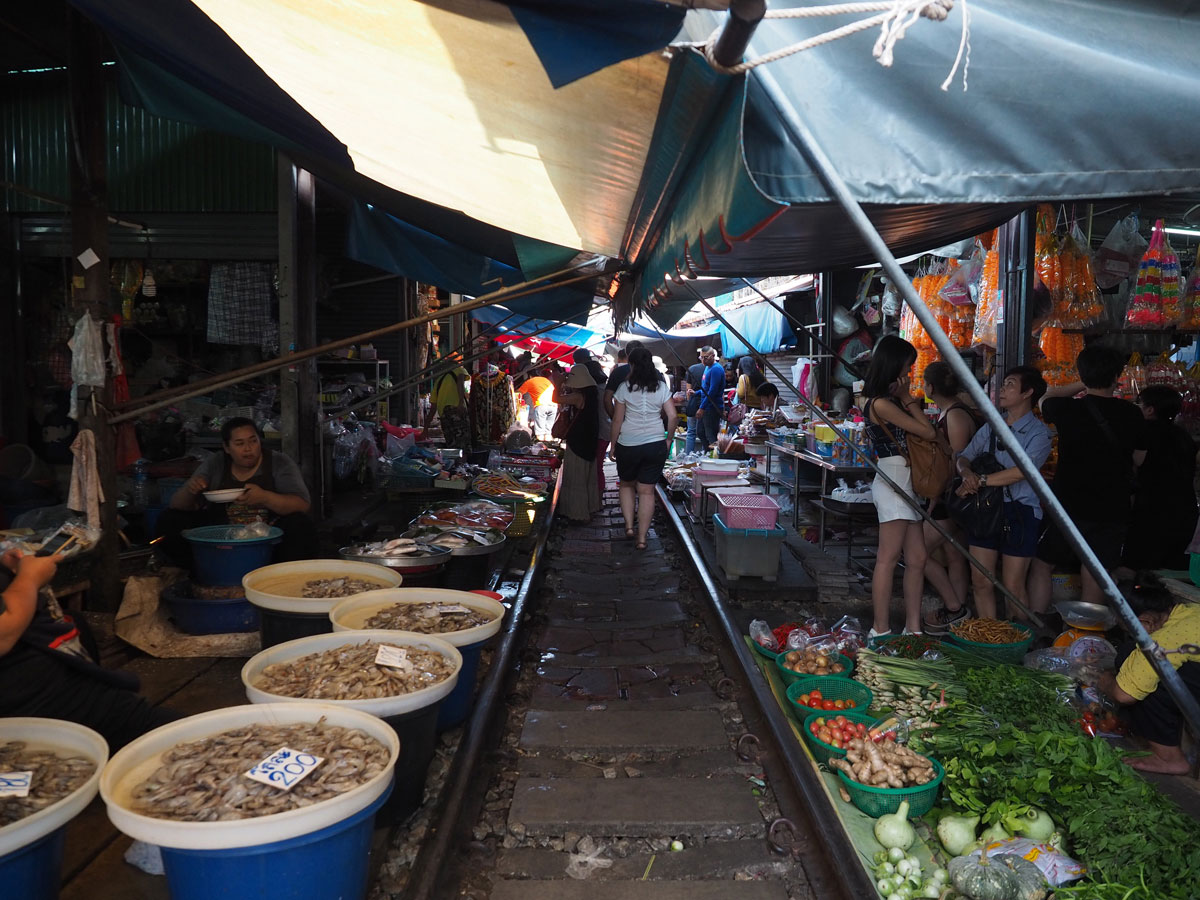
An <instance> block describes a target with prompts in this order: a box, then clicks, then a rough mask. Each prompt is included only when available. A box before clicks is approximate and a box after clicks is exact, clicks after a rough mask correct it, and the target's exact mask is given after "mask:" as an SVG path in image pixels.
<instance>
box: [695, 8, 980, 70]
mask: <svg viewBox="0 0 1200 900" xmlns="http://www.w3.org/2000/svg"><path fill="white" fill-rule="evenodd" d="M966 2H967V0H963V33H962V39H961V41H960V42H959V48H958V58H957V59H956V60H955V61H954V68H953V69H952V70H951V71H950V75H949V76H948V77H947V78H946V81H945V83H944V84H943V85H942V90H947V88H948V85H949V84H950V81H951V80H952V79H953V78H954V74H955V72H957V71H958V65H959V62H960V61H962V60H963V58H964V54H965V57H966V60H967V65H969V64H970V53H971V44H970V36H969V32H968V25H967V22H968V17H967V9H966ZM953 8H954V0H866V2H856V3H836V4H832V5H829V6H801V7H796V8H794V9H777V10H776V9H772V10H767V13H766V16H765V18H768V19H807V18H816V17H817V16H837V15H857V14H861V13H870V12H873V13H876V15H873V16H870V17H868V18H866V19H860V20H859V21H857V22H851V23H850V24H848V25H843V26H841V27H840V28H834V29H831V30H830V31H825V32H822V33H821V34H818V35H814V36H813V37H810V38H806V39H805V40H803V41H799V42H797V43H795V44H791V45H790V46H787V47H783V48H782V49H779V50H774V51H772V52H770V53H767V54H764V55H763V56H760V57H758V58H757V59H751V60H746V61H744V62H740V63H737V64H736V65H733V66H723V65H721V64H720V63H718V62H717V61H716V59H715V58H714V56H713V53H714V52H715V50H716V46H717V39H718V38H719V37H720V35H721V31H722V29H721V28H718V29H717V30H716V31H714V32H713V33H712V34H711V35H710V36H709V38H708V40H707V41H705V42H704V44H703V50H704V57H705V59H707V60H708V64H709V65H710V66H712V67H713V68H714V69H716V70H717V71H718V72H724V73H726V74H728V75H740V74H742V73H743V72H748V71H750V70H751V69H754V68H757V67H758V66H762V65H766V64H767V63H771V62H775V61H776V60H780V59H784V58H786V57H788V56H792V55H794V54H796V53H801V52H803V51H805V50H811V49H812V48H814V47H820V46H822V45H823V44H829V43H832V42H833V41H836V40H840V39H841V38H844V37H847V36H849V35H851V34H856V33H858V32H860V31H865V30H866V29H868V28H874V27H875V26H876V25H878V26H879V38H878V39H877V40H876V41H875V47H874V49H873V51H872V53H873V55H874V56H875V59H877V60H878V61H879V64H880V65H881V66H891V65H892V63H893V61H894V58H895V47H896V42H897V41H900V40H903V38H904V35H905V34H906V33H907V32H908V29H909V28H911V27H912V26H913V25H915V24H916V22H917V20H918V19H921V18H926V19H930V20H932V21H935V22H944V21H945V20H946V18H947V17H948V16H949V15H950V10H952V9H953ZM966 78H967V70H966V67H965V66H964V68H963V90H966Z"/></svg>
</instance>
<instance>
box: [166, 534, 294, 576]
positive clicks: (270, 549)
mask: <svg viewBox="0 0 1200 900" xmlns="http://www.w3.org/2000/svg"><path fill="white" fill-rule="evenodd" d="M240 527H241V526H240V525H204V526H201V527H200V528H188V529H186V530H185V531H184V532H183V536H184V537H185V538H187V540H188V543H189V544H191V546H192V575H193V576H194V577H195V579H196V581H198V582H199V583H200V584H206V585H210V586H213V587H221V586H226V585H234V584H241V582H242V578H243V577H244V576H245V575H246V573H248V572H252V571H254V570H255V569H258V568H261V567H262V566H265V565H267V563H269V562H270V561H271V557H272V555H274V553H275V545H276V544H278V543H279V542H280V540H282V539H283V529H281V528H276V527H274V526H271V530H270V532H269V533H268V535H267V536H266V537H261V538H242V539H240V540H234V539H233V538H231V537H230V534H231V533H232V532H233V531H234V530H236V529H238V528H240Z"/></svg>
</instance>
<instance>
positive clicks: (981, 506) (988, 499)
mask: <svg viewBox="0 0 1200 900" xmlns="http://www.w3.org/2000/svg"><path fill="white" fill-rule="evenodd" d="M1005 468H1006V467H1005V465H1004V464H1003V463H1001V462H1000V460H998V459H997V458H996V435H995V433H994V432H993V434H992V440H991V448H990V449H989V450H988V451H987V452H986V453H980V454H979V455H978V456H977V457H975V458H974V459H973V460H971V471H973V472H974V473H975V474H976V475H994V474H995V473H996V472H1002V471H1004V469H1005ZM962 483H963V479H962V476H961V475H958V476H956V477H955V478H954V480H953V482H951V484H950V490H949V492H948V493H947V494H946V512H947V513H949V514H950V518H951V519H953V520H954V521H955V522H956V523H958V524H959V525H961V526H962V528H963V530H964V531H966V532H967V534H968V535H970V536H971V537H977V538H988V539H991V538H997V537H999V536H1000V534H1001V533H1002V532H1003V531H1004V493H1005V489H1004V488H1002V487H993V486H988V487H983V488H980V489H979V490H978V491H976V492H975V493H974V494H967V495H966V496H965V497H960V496H959V495H958V489H959V487H961V486H962Z"/></svg>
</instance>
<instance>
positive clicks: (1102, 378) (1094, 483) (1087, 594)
mask: <svg viewBox="0 0 1200 900" xmlns="http://www.w3.org/2000/svg"><path fill="white" fill-rule="evenodd" d="M1075 367H1076V369H1077V370H1078V371H1079V381H1077V382H1074V383H1073V384H1068V385H1065V386H1063V387H1055V388H1051V389H1050V390H1048V391H1047V392H1046V396H1045V398H1044V399H1043V400H1042V416H1043V418H1044V419H1045V420H1046V422H1047V423H1048V424H1050V425H1055V426H1057V428H1058V466H1057V468H1056V469H1055V471H1054V481H1053V482H1051V487H1052V488H1053V490H1054V494H1055V496H1056V497H1058V499H1059V501H1060V502H1061V503H1062V505H1063V506H1064V507H1065V508H1066V511H1067V515H1069V516H1070V517H1071V520H1072V521H1073V522H1074V523H1075V526H1076V527H1077V528H1078V529H1079V531H1080V533H1082V534H1083V537H1084V539H1085V540H1086V541H1087V543H1088V545H1089V546H1090V547H1091V548H1092V551H1093V552H1094V553H1095V554H1096V556H1097V558H1098V559H1099V560H1100V564H1101V565H1102V566H1104V568H1106V569H1109V570H1111V569H1113V568H1115V567H1116V566H1117V565H1118V564H1119V563H1120V561H1121V548H1122V545H1123V544H1124V542H1125V533H1126V531H1127V530H1128V528H1129V514H1130V511H1131V509H1132V498H1133V490H1134V476H1135V474H1136V471H1137V467H1138V466H1140V465H1141V464H1142V462H1143V460H1145V458H1146V448H1147V446H1148V443H1147V438H1146V420H1145V419H1144V418H1143V417H1142V413H1141V411H1140V410H1139V409H1138V408H1137V407H1136V406H1134V405H1133V404H1132V403H1130V402H1129V401H1128V400H1120V399H1117V398H1116V397H1114V396H1113V390H1114V389H1115V388H1116V384H1117V379H1118V378H1119V377H1120V375H1121V370H1122V369H1124V368H1125V355H1124V354H1122V353H1120V352H1119V351H1117V350H1114V349H1113V348H1111V347H1101V346H1099V345H1097V344H1092V345H1091V346H1088V347H1084V348H1083V350H1082V351H1081V352H1080V354H1079V356H1078V357H1077V358H1076V360H1075ZM1081 391H1082V392H1083V396H1082V397H1079V398H1077V399H1072V398H1073V397H1074V396H1075V395H1076V394H1078V393H1080V392H1081ZM1077 561H1078V557H1077V556H1076V554H1075V551H1074V550H1073V549H1072V548H1071V545H1070V544H1068V543H1067V540H1066V538H1065V537H1064V536H1063V534H1062V532H1061V531H1060V530H1059V528H1058V526H1056V525H1055V524H1054V523H1052V522H1050V523H1047V524H1046V527H1045V530H1044V531H1043V533H1042V538H1041V540H1040V542H1039V543H1038V550H1037V560H1036V561H1035V562H1034V564H1033V571H1032V574H1031V580H1030V585H1029V599H1030V603H1031V605H1032V608H1033V609H1034V610H1035V611H1038V612H1040V611H1042V610H1044V609H1046V608H1047V607H1048V606H1049V605H1050V574H1051V572H1052V571H1053V569H1054V567H1055V566H1056V565H1057V566H1070V565H1073V564H1075V563H1076V562H1077ZM1082 581H1083V599H1084V600H1085V601H1086V602H1088V603H1103V602H1104V594H1103V592H1102V591H1101V590H1100V585H1099V583H1098V582H1097V581H1096V579H1095V578H1093V577H1092V574H1091V573H1090V572H1089V571H1088V570H1087V568H1086V567H1085V568H1084V569H1083V573H1082Z"/></svg>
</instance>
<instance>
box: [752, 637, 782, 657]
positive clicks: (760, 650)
mask: <svg viewBox="0 0 1200 900" xmlns="http://www.w3.org/2000/svg"><path fill="white" fill-rule="evenodd" d="M750 646H751V647H753V648H754V649H755V651H757V653H758V655H759V656H765V657H766V658H767V659H769V660H771V661H774V660H775V657H777V656H778V655H779V654H778V653H776V652H775V651H774V650H768V649H767V648H766V647H764V646H763V645H762V644H760V643H759V642H758V641H756V640H755V639H754V638H750Z"/></svg>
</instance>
